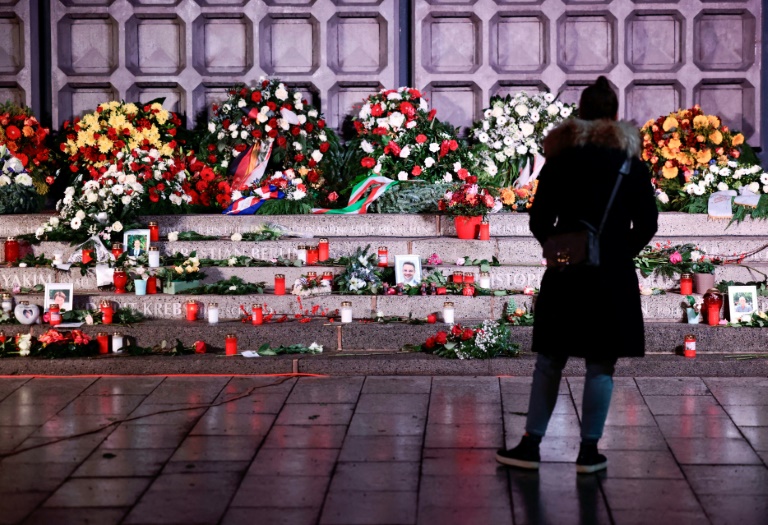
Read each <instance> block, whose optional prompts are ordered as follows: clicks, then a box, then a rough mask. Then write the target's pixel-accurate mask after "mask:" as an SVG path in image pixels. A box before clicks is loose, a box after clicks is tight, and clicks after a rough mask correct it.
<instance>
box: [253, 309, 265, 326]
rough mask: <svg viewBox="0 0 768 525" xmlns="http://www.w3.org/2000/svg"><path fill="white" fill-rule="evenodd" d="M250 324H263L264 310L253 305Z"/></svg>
mask: <svg viewBox="0 0 768 525" xmlns="http://www.w3.org/2000/svg"><path fill="white" fill-rule="evenodd" d="M251 322H252V323H253V324H254V325H257V324H262V323H263V322H264V309H262V307H261V305H260V304H254V305H253V308H251Z"/></svg>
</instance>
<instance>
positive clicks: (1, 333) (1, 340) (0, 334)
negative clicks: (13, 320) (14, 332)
mask: <svg viewBox="0 0 768 525" xmlns="http://www.w3.org/2000/svg"><path fill="white" fill-rule="evenodd" d="M0 344H3V345H4V344H5V330H0Z"/></svg>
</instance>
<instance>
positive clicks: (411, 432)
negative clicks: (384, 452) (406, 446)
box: [349, 414, 426, 436]
mask: <svg viewBox="0 0 768 525" xmlns="http://www.w3.org/2000/svg"><path fill="white" fill-rule="evenodd" d="M425 423H426V416H423V415H422V416H418V415H415V414H355V415H354V416H352V422H351V423H350V425H349V435H350V436H419V435H422V434H423V433H424V427H425Z"/></svg>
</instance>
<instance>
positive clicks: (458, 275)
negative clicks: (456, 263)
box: [453, 272, 464, 284]
mask: <svg viewBox="0 0 768 525" xmlns="http://www.w3.org/2000/svg"><path fill="white" fill-rule="evenodd" d="M453 282H454V283H456V284H458V283H463V282H464V273H463V272H453Z"/></svg>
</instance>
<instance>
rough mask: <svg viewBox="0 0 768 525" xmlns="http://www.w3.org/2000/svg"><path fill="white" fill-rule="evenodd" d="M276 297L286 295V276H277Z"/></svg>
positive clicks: (277, 274)
mask: <svg viewBox="0 0 768 525" xmlns="http://www.w3.org/2000/svg"><path fill="white" fill-rule="evenodd" d="M275 295H285V275H283V274H282V273H276V274H275Z"/></svg>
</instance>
